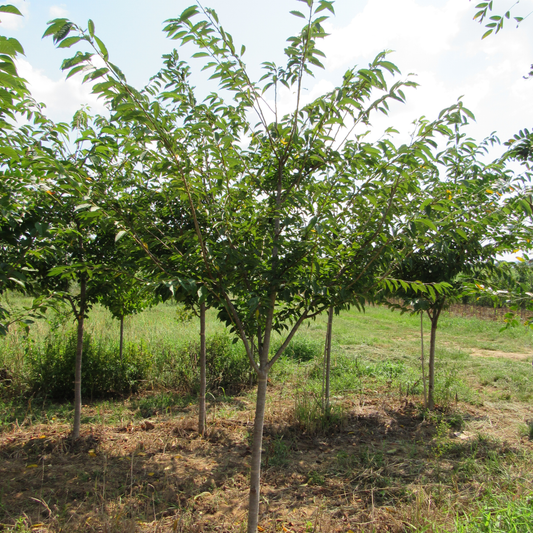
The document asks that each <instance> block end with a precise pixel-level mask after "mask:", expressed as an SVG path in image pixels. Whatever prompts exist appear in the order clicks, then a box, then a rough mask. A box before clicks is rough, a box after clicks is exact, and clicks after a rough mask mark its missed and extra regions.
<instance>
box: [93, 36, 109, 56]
mask: <svg viewBox="0 0 533 533" xmlns="http://www.w3.org/2000/svg"><path fill="white" fill-rule="evenodd" d="M94 40H95V42H96V44H97V45H98V48H99V50H100V53H101V54H102V56H103V57H104V59H108V58H109V53H108V51H107V48H106V47H105V44H104V43H103V42H102V41H101V40H100V39H99V38H98V37H97V36H96V35H95V36H94Z"/></svg>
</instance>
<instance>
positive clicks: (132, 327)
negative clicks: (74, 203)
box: [0, 305, 533, 533]
mask: <svg viewBox="0 0 533 533" xmlns="http://www.w3.org/2000/svg"><path fill="white" fill-rule="evenodd" d="M183 318H184V317H183V312H181V311H180V312H177V310H176V307H175V306H171V305H159V306H157V307H155V308H153V309H150V310H148V311H146V312H144V313H142V314H141V315H138V316H134V317H130V318H128V319H126V324H125V333H126V343H127V345H128V346H129V348H128V349H129V352H128V353H129V355H128V356H127V357H128V358H129V359H127V361H126V363H122V366H121V365H120V364H119V363H118V360H117V358H116V353H117V352H116V351H117V345H118V323H117V322H116V321H114V320H113V319H112V318H111V317H110V316H109V315H108V314H107V312H106V311H105V310H103V309H100V308H95V309H94V310H93V311H92V313H91V316H90V319H89V321H88V331H89V335H90V337H91V339H92V341H91V345H90V348H89V349H88V352H87V353H88V356H87V361H86V364H88V365H90V364H93V365H97V364H98V365H103V366H94V368H98V369H100V368H102V369H103V370H102V372H104V373H105V375H106V376H111V377H113V376H116V375H118V376H119V378H120V379H125V378H124V375H126V371H127V372H129V374H127V375H128V376H130V378H128V379H130V382H129V383H130V386H131V390H130V391H122V393H121V394H120V395H118V396H117V395H116V394H115V395H112V394H107V396H106V395H105V394H104V395H103V397H102V398H101V399H94V400H93V401H90V400H89V398H87V400H85V401H86V402H87V404H86V405H85V406H84V411H83V419H82V423H83V427H82V438H81V439H80V440H79V441H78V442H76V443H72V442H70V440H69V439H68V434H69V430H70V426H69V424H70V421H71V418H72V411H73V408H72V405H71V404H70V403H69V402H68V401H61V402H59V401H52V400H50V393H49V392H47V391H49V390H52V389H48V388H46V383H44V384H43V383H40V382H38V376H37V377H36V370H35V368H39V369H40V372H41V374H42V372H45V370H43V366H42V362H43V361H44V362H45V363H46V364H47V365H51V364H52V363H53V357H55V355H54V354H55V353H56V352H57V353H58V354H59V353H60V350H61V349H62V346H64V345H66V344H67V343H68V339H69V338H70V337H71V335H72V334H71V333H70V331H71V330H72V328H73V324H72V321H71V320H59V319H57V318H51V320H50V321H48V322H46V321H40V322H37V323H36V324H34V325H33V326H32V327H31V330H30V335H29V336H26V335H25V334H24V333H23V332H22V331H13V332H12V333H11V334H10V335H9V336H8V337H7V338H6V339H3V340H0V479H1V480H2V481H1V482H0V523H1V524H3V526H0V529H1V528H2V527H3V528H4V529H3V530H4V531H43V532H44V531H51V532H52V531H53V532H59V531H80V532H81V531H107V532H117V533H118V532H126V531H143V532H144V531H146V532H156V531H160V532H163V531H182V532H201V531H213V532H214V531H219V532H224V531H228V532H230V531H231V532H233V531H236V532H237V531H243V530H244V529H243V528H244V524H245V518H246V512H245V511H246V503H247V478H248V465H249V456H250V447H249V446H250V434H251V428H252V424H253V407H254V388H253V386H250V378H251V375H250V373H249V372H248V371H247V370H246V368H247V367H246V364H245V363H246V361H245V358H244V353H243V351H242V349H241V348H240V345H239V344H235V345H233V344H232V343H231V337H230V336H228V334H227V333H226V332H225V328H224V327H223V326H222V325H221V324H220V323H218V322H217V321H216V319H215V317H214V314H211V315H210V316H209V323H208V335H209V336H210V338H211V339H212V341H211V345H210V346H211V351H212V354H213V355H212V357H213V360H212V365H211V374H210V375H211V385H212V387H211V392H210V393H209V394H208V398H209V405H208V435H207V437H206V438H205V439H201V438H199V437H198V436H197V435H196V433H195V424H196V402H195V391H196V381H195V380H196V377H195V367H194V363H195V361H196V359H195V357H196V348H195V344H196V343H197V334H198V327H197V322H196V319H192V320H183ZM325 321H326V317H325V316H324V317H319V318H318V319H317V320H315V321H312V322H310V323H309V324H306V325H305V326H304V327H303V328H302V329H301V331H300V333H299V334H298V336H297V338H296V339H295V340H294V341H293V342H292V343H291V346H290V348H289V350H288V353H287V356H286V357H284V358H282V359H281V360H280V362H279V363H278V365H277V367H275V369H274V371H273V372H272V374H271V376H270V377H271V383H270V395H269V402H268V406H267V418H266V427H265V444H264V461H263V478H262V483H263V489H262V491H263V492H262V509H261V513H262V514H261V520H260V524H261V527H262V528H263V529H262V530H263V531H267V532H274V531H292V532H293V533H299V532H302V533H303V532H306V533H307V532H315V531H316V532H319V531H320V532H324V533H327V532H343V533H347V532H349V531H350V530H351V531H353V532H359V531H361V532H362V531H364V532H367V531H368V532H371V531H375V532H381V531H389V532H390V531H396V532H401V531H432V532H440V533H445V532H452V531H458V532H461V533H466V532H472V533H474V532H475V533H477V532H502V533H503V532H508V531H518V532H522V531H523V532H526V531H528V532H529V531H533V489H532V488H531V487H533V469H532V464H533V463H532V459H533V440H532V439H533V413H532V397H533V368H532V365H531V361H532V358H533V345H532V334H531V332H530V330H526V329H518V328H517V329H510V330H505V331H503V332H500V328H501V323H498V322H493V321H489V320H480V319H477V318H466V317H465V318H463V317H460V316H453V315H449V314H445V315H443V317H442V318H441V320H440V324H439V331H438V339H437V383H436V385H437V389H436V403H437V407H438V408H437V410H436V412H434V413H427V412H425V411H424V409H423V405H422V396H421V393H422V382H421V379H420V319H419V317H411V316H409V315H400V314H399V313H397V312H395V313H391V312H390V311H389V310H387V309H385V308H382V307H369V308H368V309H367V310H366V313H364V314H363V313H358V312H356V311H349V312H345V313H342V314H341V315H340V316H338V317H335V322H334V333H333V368H332V396H333V406H332V412H331V414H330V416H329V417H328V418H327V419H325V418H324V417H323V416H322V414H321V411H320V409H319V398H320V392H321V386H322V381H321V372H322V358H321V354H322V345H323V339H324V336H325V326H326V323H325ZM425 328H426V331H427V332H428V334H429V323H428V322H426V323H425ZM277 342H279V341H277ZM428 345H429V339H428V338H427V339H426V346H428ZM54 350H56V351H54ZM46 354H48V355H46ZM215 356H217V357H219V358H222V359H224V358H225V360H227V361H229V363H227V364H226V363H225V364H224V365H221V364H220V363H218V362H216V361H215V360H216V357H215ZM46 357H49V358H48V359H46ZM58 357H59V356H58ZM91 357H92V358H94V361H96V362H93V363H91V361H90V359H91ZM98 361H99V362H98ZM243 362H244V364H243ZM38 363H39V364H41V367H37V366H36V365H38ZM127 365H129V366H127ZM134 370H135V371H138V373H137V374H136V373H135V372H134ZM50 375H52V374H50ZM139 376H140V377H139ZM47 379H52V378H47ZM106 379H108V377H105V379H104V376H103V375H102V376H100V377H99V381H100V382H103V381H105V380H106ZM32 380H33V381H32ZM235 381H238V383H239V386H238V387H233V389H234V390H233V389H232V387H231V384H232V383H233V382H235ZM34 382H35V383H38V385H39V386H37V385H35V383H34ZM32 383H34V384H33V385H32ZM109 383H111V385H110V387H111V389H113V387H115V389H113V390H116V387H118V385H117V383H119V382H118V381H116V380H115V381H113V380H112V379H111V378H109ZM100 384H101V383H100ZM97 385H98V383H97ZM64 388H66V389H68V388H69V385H68V381H67V383H66V385H64ZM95 390H96V389H95ZM239 390H240V392H238V391H239ZM132 391H134V392H132ZM60 392H61V391H60ZM65 394H66V395H67V397H68V390H67V391H66V392H65Z"/></svg>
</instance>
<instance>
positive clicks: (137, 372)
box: [30, 330, 151, 400]
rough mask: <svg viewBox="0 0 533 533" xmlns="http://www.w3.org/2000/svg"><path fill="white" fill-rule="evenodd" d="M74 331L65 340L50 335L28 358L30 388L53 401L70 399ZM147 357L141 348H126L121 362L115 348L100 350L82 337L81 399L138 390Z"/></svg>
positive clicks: (75, 336) (72, 389) (88, 339)
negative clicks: (41, 347)
mask: <svg viewBox="0 0 533 533" xmlns="http://www.w3.org/2000/svg"><path fill="white" fill-rule="evenodd" d="M76 344H77V335H76V331H75V330H74V331H71V332H69V333H67V334H66V335H65V336H63V335H58V334H51V335H49V336H48V338H47V339H46V343H45V345H44V348H43V349H42V350H37V351H35V352H34V353H33V354H32V360H31V362H30V365H31V369H30V385H31V389H32V391H34V392H39V393H41V394H43V395H46V396H47V397H49V398H51V399H54V400H71V399H72V398H73V395H74V372H75V361H76ZM150 359H151V356H150V354H148V353H146V351H145V350H143V346H142V344H141V345H134V344H130V345H126V346H125V349H124V352H123V358H122V361H121V360H120V355H119V351H118V348H117V347H114V346H104V345H103V344H98V343H97V342H95V341H94V340H93V338H92V337H91V335H90V334H88V333H85V335H84V340H83V356H82V378H81V380H82V383H81V391H82V397H83V398H86V399H91V400H92V399H95V398H104V397H109V396H113V395H117V394H125V393H131V392H135V391H136V390H138V388H139V387H140V385H141V383H142V381H143V380H144V379H145V378H146V376H147V374H148V371H149V367H150Z"/></svg>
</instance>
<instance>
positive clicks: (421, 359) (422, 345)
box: [420, 312, 428, 409]
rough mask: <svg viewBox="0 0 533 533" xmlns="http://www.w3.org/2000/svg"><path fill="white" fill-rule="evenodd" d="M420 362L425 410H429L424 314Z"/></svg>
mask: <svg viewBox="0 0 533 533" xmlns="http://www.w3.org/2000/svg"><path fill="white" fill-rule="evenodd" d="M420 347H421V354H420V362H421V364H422V383H423V384H424V409H427V408H428V392H427V384H426V368H425V367H426V365H425V362H424V313H423V312H422V313H420Z"/></svg>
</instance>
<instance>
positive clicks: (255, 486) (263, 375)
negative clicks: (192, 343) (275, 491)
mask: <svg viewBox="0 0 533 533" xmlns="http://www.w3.org/2000/svg"><path fill="white" fill-rule="evenodd" d="M271 300H272V302H271V303H272V309H270V311H269V316H268V318H267V321H266V327H265V332H264V336H263V342H262V343H261V350H260V352H259V371H258V372H257V377H258V383H257V398H256V402H255V420H254V434H253V439H254V440H253V443H252V458H251V468H250V497H249V503H248V529H247V533H257V525H258V522H259V499H260V496H261V492H260V491H261V451H262V447H263V426H264V422H265V406H266V394H267V382H268V371H269V362H268V356H269V352H270V338H271V335H272V319H273V316H274V310H273V309H274V303H275V294H274V295H272V296H271Z"/></svg>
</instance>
